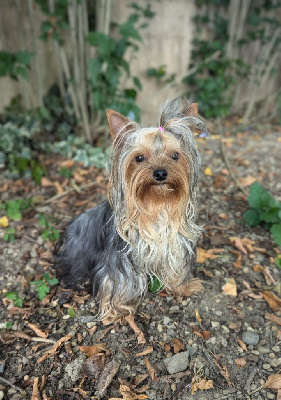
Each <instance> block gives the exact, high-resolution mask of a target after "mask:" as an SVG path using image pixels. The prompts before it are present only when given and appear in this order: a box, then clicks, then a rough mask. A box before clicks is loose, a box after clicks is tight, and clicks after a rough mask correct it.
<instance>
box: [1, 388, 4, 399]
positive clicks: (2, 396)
mask: <svg viewBox="0 0 281 400" xmlns="http://www.w3.org/2000/svg"><path fill="white" fill-rule="evenodd" d="M3 398H4V392H2V390H0V400H2V399H3Z"/></svg>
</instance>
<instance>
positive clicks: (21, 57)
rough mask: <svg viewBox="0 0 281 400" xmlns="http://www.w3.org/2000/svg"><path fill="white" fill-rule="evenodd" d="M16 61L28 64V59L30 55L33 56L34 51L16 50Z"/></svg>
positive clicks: (29, 59) (30, 57)
mask: <svg viewBox="0 0 281 400" xmlns="http://www.w3.org/2000/svg"><path fill="white" fill-rule="evenodd" d="M15 56H16V61H17V62H18V63H19V64H24V65H26V66H28V65H29V64H30V61H31V59H32V57H33V56H34V53H31V52H30V51H21V50H20V51H18V52H17V53H16V54H15Z"/></svg>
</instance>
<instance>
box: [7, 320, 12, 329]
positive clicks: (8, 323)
mask: <svg viewBox="0 0 281 400" xmlns="http://www.w3.org/2000/svg"><path fill="white" fill-rule="evenodd" d="M12 327H13V323H12V322H11V321H7V323H6V329H12Z"/></svg>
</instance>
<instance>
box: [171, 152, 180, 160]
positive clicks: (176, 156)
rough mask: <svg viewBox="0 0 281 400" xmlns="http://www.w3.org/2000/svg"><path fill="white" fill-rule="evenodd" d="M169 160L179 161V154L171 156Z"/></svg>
mask: <svg viewBox="0 0 281 400" xmlns="http://www.w3.org/2000/svg"><path fill="white" fill-rule="evenodd" d="M171 158H172V159H173V160H174V161H178V159H179V153H174V154H172V155H171Z"/></svg>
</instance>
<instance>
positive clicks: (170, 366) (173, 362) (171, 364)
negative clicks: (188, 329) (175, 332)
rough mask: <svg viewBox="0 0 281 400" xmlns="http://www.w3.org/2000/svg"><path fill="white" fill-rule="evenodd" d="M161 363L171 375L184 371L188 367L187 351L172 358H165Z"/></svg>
mask: <svg viewBox="0 0 281 400" xmlns="http://www.w3.org/2000/svg"><path fill="white" fill-rule="evenodd" d="M163 362H164V365H165V367H166V368H167V370H168V372H169V374H171V375H172V374H176V373H177V372H182V371H185V370H186V369H187V367H188V362H189V351H182V352H181V353H178V354H175V355H174V356H172V357H169V358H165V359H164V361H163Z"/></svg>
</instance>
